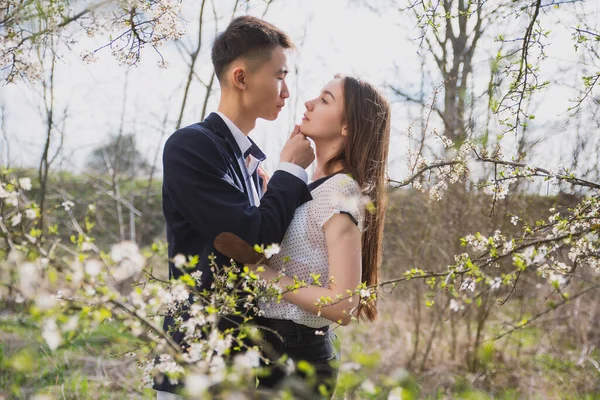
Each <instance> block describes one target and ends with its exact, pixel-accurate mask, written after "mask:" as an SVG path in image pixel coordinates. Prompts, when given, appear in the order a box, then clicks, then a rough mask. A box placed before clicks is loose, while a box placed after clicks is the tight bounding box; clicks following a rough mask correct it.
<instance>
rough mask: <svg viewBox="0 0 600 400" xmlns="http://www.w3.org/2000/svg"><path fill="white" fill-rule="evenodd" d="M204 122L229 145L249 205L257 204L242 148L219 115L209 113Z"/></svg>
mask: <svg viewBox="0 0 600 400" xmlns="http://www.w3.org/2000/svg"><path fill="white" fill-rule="evenodd" d="M205 122H207V123H208V124H209V125H210V126H211V128H212V131H213V132H215V133H216V134H217V135H219V136H221V137H222V138H223V139H225V141H226V142H227V144H228V145H229V149H230V150H231V152H232V154H233V156H234V157H233V158H235V160H236V162H237V168H236V172H237V173H238V174H239V177H240V178H241V181H242V182H244V191H245V193H246V196H248V200H249V201H250V205H251V206H257V204H256V202H255V201H254V196H253V195H252V189H251V188H250V186H249V185H250V184H251V179H252V178H251V177H250V176H249V175H248V168H247V167H246V159H245V158H244V155H243V154H242V150H240V148H239V146H238V145H237V143H236V141H235V138H234V137H233V134H232V133H231V131H230V130H229V128H228V127H227V124H225V121H223V120H222V119H221V117H219V115H218V114H216V113H210V114H209V116H208V117H206V120H205Z"/></svg>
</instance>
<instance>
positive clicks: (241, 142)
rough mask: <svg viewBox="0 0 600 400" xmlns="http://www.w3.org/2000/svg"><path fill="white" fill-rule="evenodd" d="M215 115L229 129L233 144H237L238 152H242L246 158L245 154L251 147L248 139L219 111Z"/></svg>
mask: <svg viewBox="0 0 600 400" xmlns="http://www.w3.org/2000/svg"><path fill="white" fill-rule="evenodd" d="M216 113H217V114H218V115H219V117H221V118H222V119H223V121H224V122H225V125H227V127H228V128H229V131H231V134H232V135H233V138H234V139H235V142H236V143H237V145H238V147H239V148H240V150H241V151H242V154H243V155H244V157H247V156H248V154H247V152H248V151H249V150H250V148H251V147H252V142H251V141H250V139H248V137H247V136H246V135H244V133H243V132H242V131H241V130H240V128H238V127H237V126H236V125H235V124H234V123H233V122H232V121H231V120H230V119H229V118H227V116H226V115H225V114H223V113H222V112H220V111H216Z"/></svg>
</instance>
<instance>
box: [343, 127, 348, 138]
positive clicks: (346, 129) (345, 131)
mask: <svg viewBox="0 0 600 400" xmlns="http://www.w3.org/2000/svg"><path fill="white" fill-rule="evenodd" d="M342 136H348V126H347V125H344V126H342Z"/></svg>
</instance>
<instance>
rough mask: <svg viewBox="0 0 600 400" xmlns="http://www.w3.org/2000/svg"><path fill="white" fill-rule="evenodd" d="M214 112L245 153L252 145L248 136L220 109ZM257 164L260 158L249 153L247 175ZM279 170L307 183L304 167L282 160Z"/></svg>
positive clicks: (256, 199)
mask: <svg viewBox="0 0 600 400" xmlns="http://www.w3.org/2000/svg"><path fill="white" fill-rule="evenodd" d="M216 113H217V114H218V115H219V117H221V118H222V119H223V121H224V122H225V125H227V127H228V128H229V130H230V131H231V134H232V135H233V138H234V139H235V141H236V143H237V145H238V147H239V148H240V150H241V151H242V154H244V153H246V151H247V150H248V149H249V148H250V146H252V143H251V142H250V140H249V139H248V137H247V136H246V135H244V133H243V132H242V131H241V130H240V128H238V127H237V126H236V125H235V124H234V123H233V122H232V121H231V120H230V119H229V118H227V116H226V115H225V114H223V113H222V112H220V111H216ZM259 165H260V160H258V159H257V158H256V157H254V156H253V155H252V154H250V156H249V160H247V162H246V168H247V171H248V175H249V176H252V174H254V172H255V171H256V169H257V168H258V167H259ZM279 170H281V171H285V172H288V173H290V174H292V175H294V176H295V177H297V178H298V179H300V180H302V182H304V183H308V173H307V172H306V171H305V170H304V168H302V167H301V166H299V165H296V164H292V163H289V162H282V163H279V165H278V166H277V171H279ZM250 182H252V183H251V184H250V187H251V190H252V195H253V196H254V200H255V203H256V204H260V198H259V196H258V190H257V188H256V186H255V184H254V181H253V180H252V179H251V180H250Z"/></svg>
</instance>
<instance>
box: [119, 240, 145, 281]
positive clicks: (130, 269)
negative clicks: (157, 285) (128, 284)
mask: <svg viewBox="0 0 600 400" xmlns="http://www.w3.org/2000/svg"><path fill="white" fill-rule="evenodd" d="M110 257H111V258H112V259H113V261H115V262H117V263H118V265H117V267H116V268H115V269H114V270H113V276H114V278H115V279H116V280H117V281H119V282H121V281H123V280H125V279H127V278H130V277H132V276H134V275H136V274H137V273H139V272H140V271H141V270H142V269H143V268H144V266H145V263H146V260H145V259H144V256H142V255H141V254H140V250H139V248H138V246H137V244H135V243H134V242H130V241H125V242H121V243H119V244H115V245H113V246H112V247H111V251H110Z"/></svg>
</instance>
